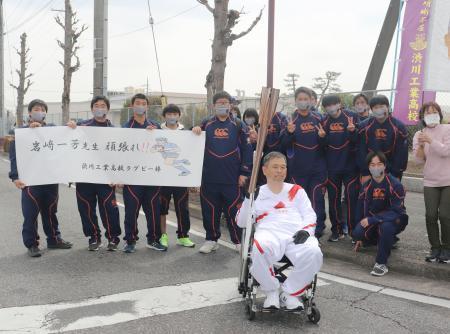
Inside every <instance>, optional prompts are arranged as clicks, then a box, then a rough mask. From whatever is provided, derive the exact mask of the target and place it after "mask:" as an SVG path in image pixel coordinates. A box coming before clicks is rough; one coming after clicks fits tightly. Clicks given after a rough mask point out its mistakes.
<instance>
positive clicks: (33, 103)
mask: <svg viewBox="0 0 450 334" xmlns="http://www.w3.org/2000/svg"><path fill="white" fill-rule="evenodd" d="M36 106H39V107H42V108H44V109H45V112H48V106H47V103H45V102H44V101H42V100H39V99H34V100H32V101H31V102H30V103H28V112H31V110H32V109H33V108H34V107H36Z"/></svg>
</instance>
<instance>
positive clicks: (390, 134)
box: [358, 95, 408, 183]
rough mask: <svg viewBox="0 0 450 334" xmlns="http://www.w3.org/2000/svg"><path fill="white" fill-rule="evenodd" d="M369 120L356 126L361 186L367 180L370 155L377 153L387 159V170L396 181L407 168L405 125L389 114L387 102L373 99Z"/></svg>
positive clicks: (384, 98) (384, 97)
mask: <svg viewBox="0 0 450 334" xmlns="http://www.w3.org/2000/svg"><path fill="white" fill-rule="evenodd" d="M369 105H370V109H371V110H372V117H370V118H368V119H366V120H365V121H363V122H362V123H361V124H360V125H359V129H360V130H359V138H360V140H359V146H358V156H359V158H358V164H359V169H360V172H361V183H365V182H366V181H367V180H368V179H369V178H370V173H369V170H368V168H367V165H366V164H365V157H366V156H367V154H368V153H369V152H375V151H380V152H383V153H384V154H385V155H386V158H387V164H386V170H387V172H388V173H390V174H392V175H393V176H395V177H396V178H398V179H399V180H401V178H402V175H403V171H404V170H405V169H406V166H407V164H408V132H407V130H406V127H405V125H404V124H403V123H402V122H401V121H399V120H398V119H396V118H395V117H393V116H392V115H391V114H390V113H389V100H388V98H387V97H386V96H384V95H376V96H374V97H373V98H372V99H370V102H369Z"/></svg>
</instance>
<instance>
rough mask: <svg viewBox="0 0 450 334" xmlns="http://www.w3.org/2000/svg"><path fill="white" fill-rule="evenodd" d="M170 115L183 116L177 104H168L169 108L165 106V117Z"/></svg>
mask: <svg viewBox="0 0 450 334" xmlns="http://www.w3.org/2000/svg"><path fill="white" fill-rule="evenodd" d="M168 113H176V114H178V115H181V110H180V108H179V107H178V106H177V105H176V104H173V103H171V104H168V105H167V106H165V107H164V109H163V111H162V114H163V116H164V117H165V116H166V114H168Z"/></svg>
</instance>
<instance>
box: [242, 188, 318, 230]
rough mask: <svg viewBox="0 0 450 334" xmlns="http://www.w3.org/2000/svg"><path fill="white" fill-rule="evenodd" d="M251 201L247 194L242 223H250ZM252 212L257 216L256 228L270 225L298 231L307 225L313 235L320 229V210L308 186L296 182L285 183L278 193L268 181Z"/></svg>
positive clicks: (260, 190) (271, 227)
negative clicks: (318, 214) (318, 210)
mask: <svg viewBox="0 0 450 334" xmlns="http://www.w3.org/2000/svg"><path fill="white" fill-rule="evenodd" d="M250 205H251V203H250V200H249V199H247V198H246V199H245V200H244V202H243V203H242V206H241V208H240V209H239V211H238V213H237V216H236V221H237V224H238V226H239V227H242V228H245V227H246V225H247V222H246V219H247V217H248V214H249V210H251V208H250ZM251 214H252V215H253V217H255V223H256V230H258V229H267V230H270V231H273V232H277V231H279V232H285V233H290V234H292V235H294V234H295V233H296V232H297V231H299V230H301V229H304V230H306V231H308V232H309V234H310V235H311V236H314V232H315V230H316V219H317V217H316V213H315V212H314V210H313V208H312V206H311V202H310V200H309V198H308V195H307V194H306V192H305V190H304V189H303V188H302V187H300V186H299V185H296V184H290V183H284V186H283V190H282V191H281V192H280V193H279V194H274V193H273V192H272V191H270V189H269V187H268V186H267V185H263V186H261V187H260V189H259V195H258V197H257V198H256V200H255V203H254V205H253V212H251Z"/></svg>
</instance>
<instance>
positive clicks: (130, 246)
mask: <svg viewBox="0 0 450 334" xmlns="http://www.w3.org/2000/svg"><path fill="white" fill-rule="evenodd" d="M123 252H124V253H134V252H136V244H135V243H131V242H130V243H128V242H127V243H126V244H125V246H124V247H123Z"/></svg>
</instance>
